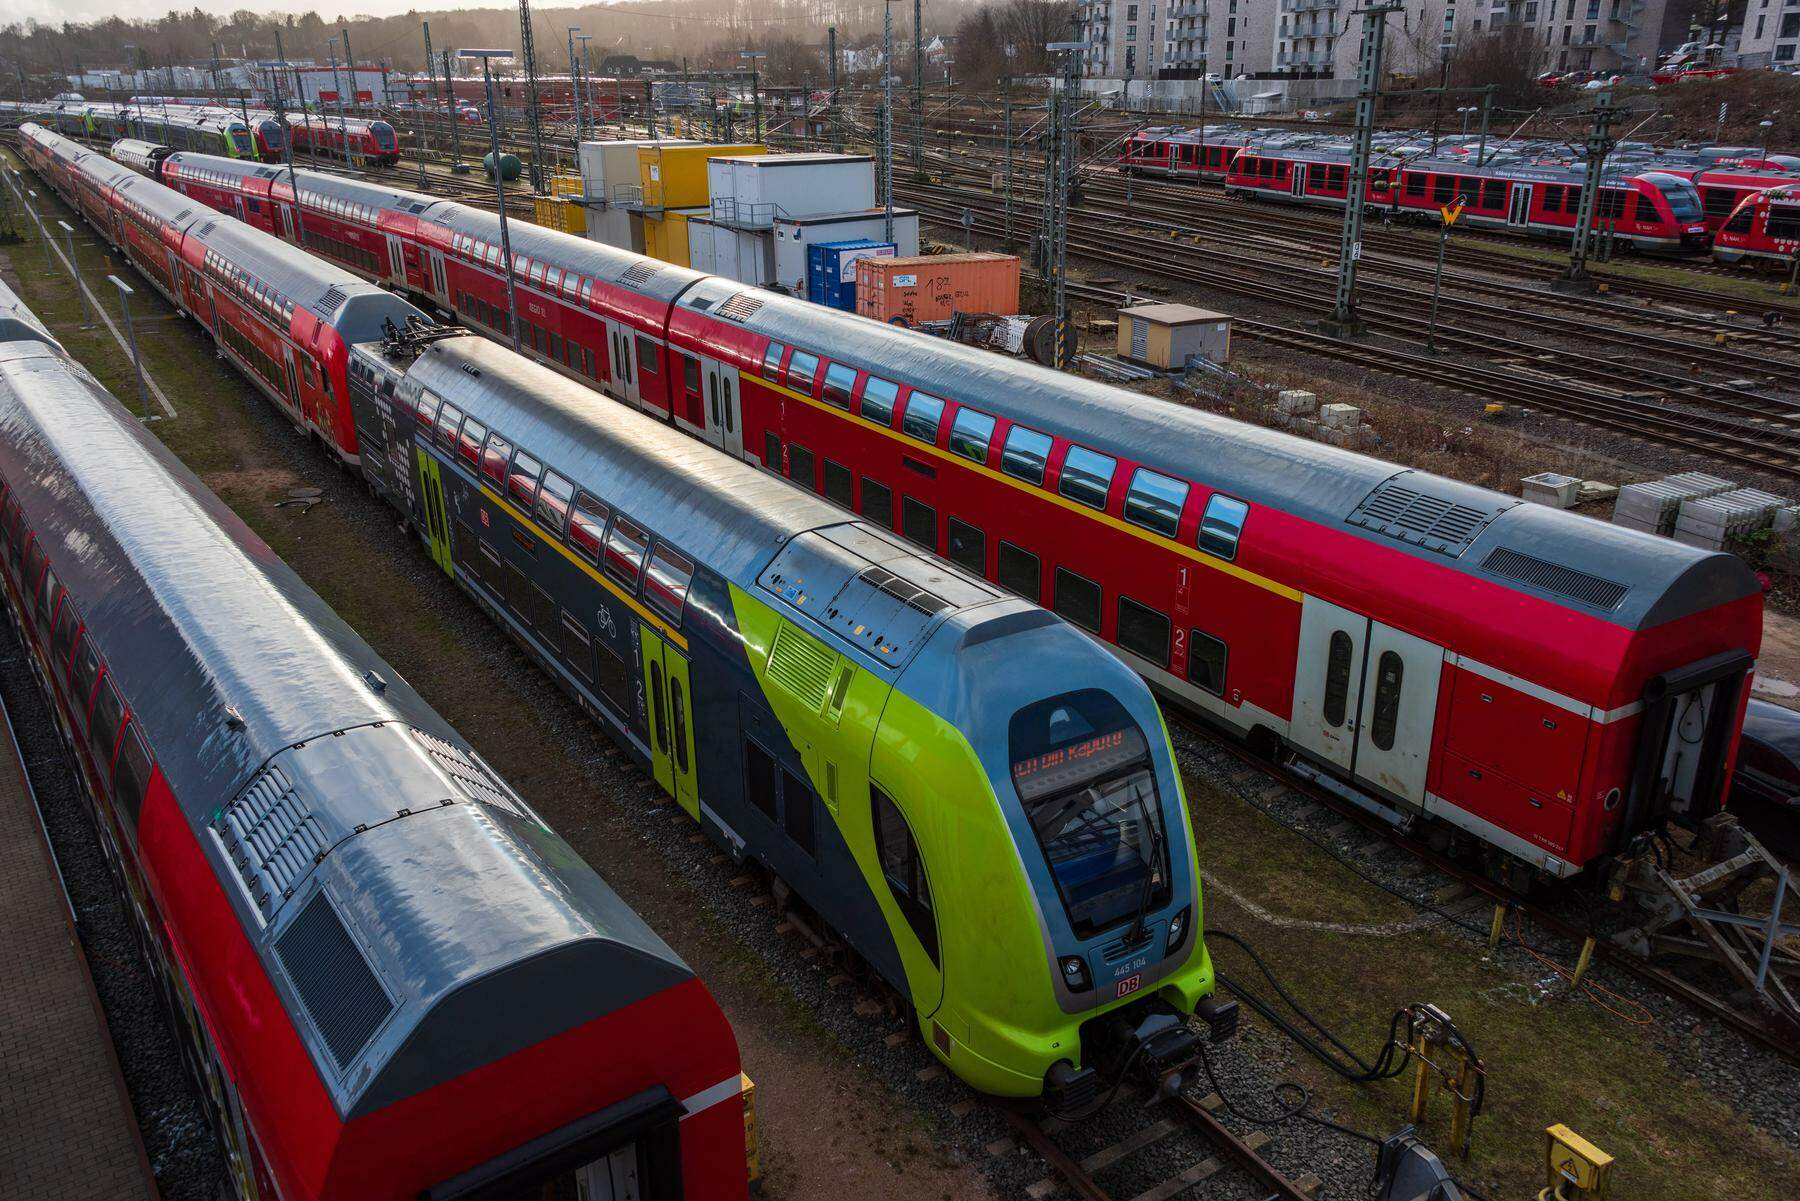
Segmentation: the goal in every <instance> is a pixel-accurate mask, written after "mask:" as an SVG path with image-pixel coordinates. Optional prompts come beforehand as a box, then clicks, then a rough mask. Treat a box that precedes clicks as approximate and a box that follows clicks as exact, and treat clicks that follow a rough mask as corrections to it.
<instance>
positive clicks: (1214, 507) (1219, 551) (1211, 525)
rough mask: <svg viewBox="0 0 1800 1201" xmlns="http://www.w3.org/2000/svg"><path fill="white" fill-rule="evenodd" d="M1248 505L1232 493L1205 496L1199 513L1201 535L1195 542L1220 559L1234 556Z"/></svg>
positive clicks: (1248, 511) (1233, 557)
mask: <svg viewBox="0 0 1800 1201" xmlns="http://www.w3.org/2000/svg"><path fill="white" fill-rule="evenodd" d="M1249 514H1250V506H1249V505H1247V504H1245V503H1244V502H1243V501H1241V500H1239V499H1238V498H1237V497H1235V496H1226V495H1225V494H1224V493H1223V492H1215V493H1213V495H1212V496H1210V497H1208V498H1207V501H1206V512H1205V513H1204V514H1202V515H1201V517H1200V536H1199V538H1198V539H1197V540H1196V543H1195V544H1196V545H1197V546H1199V548H1200V549H1201V550H1203V551H1205V552H1206V553H1207V554H1209V555H1217V556H1218V557H1219V558H1221V559H1235V558H1237V548H1238V539H1239V537H1241V536H1242V535H1243V532H1244V518H1245V517H1247V516H1249Z"/></svg>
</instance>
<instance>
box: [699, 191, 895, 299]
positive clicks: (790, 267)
mask: <svg viewBox="0 0 1800 1201" xmlns="http://www.w3.org/2000/svg"><path fill="white" fill-rule="evenodd" d="M715 215H716V214H715ZM886 225H887V221H886V216H885V214H884V213H883V211H882V210H881V209H878V208H864V209H859V210H857V211H856V212H850V213H831V214H827V215H824V216H818V217H802V218H799V219H797V220H784V221H777V222H776V223H775V228H774V231H773V233H774V235H775V236H774V264H773V271H774V275H773V280H772V282H773V286H775V287H777V288H779V289H781V290H782V291H783V292H786V293H788V294H790V295H793V296H805V295H806V270H807V262H806V251H807V247H809V246H813V245H816V244H817V243H820V242H850V241H855V240H856V239H859V238H867V239H869V240H871V241H888V240H889V239H888V238H887V235H886V232H885V231H886ZM892 241H893V242H894V244H895V249H894V250H893V252H892V253H893V254H895V255H897V256H899V257H901V258H910V257H912V256H913V255H916V254H918V253H919V214H918V213H917V212H915V211H913V210H912V209H895V210H894V236H893V239H892Z"/></svg>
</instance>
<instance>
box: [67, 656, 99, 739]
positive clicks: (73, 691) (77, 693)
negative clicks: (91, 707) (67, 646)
mask: <svg viewBox="0 0 1800 1201" xmlns="http://www.w3.org/2000/svg"><path fill="white" fill-rule="evenodd" d="M99 675H100V654H99V652H98V651H96V650H94V640H93V639H92V638H83V639H82V640H81V645H80V646H78V647H76V648H75V675H74V683H73V685H72V686H71V687H70V690H69V692H70V695H71V697H72V698H73V701H74V709H75V718H76V720H77V721H80V722H82V723H83V724H84V725H85V724H86V722H87V714H88V702H89V701H91V700H92V699H93V697H94V680H95V679H96V678H98V677H99Z"/></svg>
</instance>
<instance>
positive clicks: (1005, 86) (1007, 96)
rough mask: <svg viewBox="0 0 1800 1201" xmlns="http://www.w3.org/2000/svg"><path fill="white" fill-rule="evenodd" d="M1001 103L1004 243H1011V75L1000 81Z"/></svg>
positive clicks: (1009, 244)
mask: <svg viewBox="0 0 1800 1201" xmlns="http://www.w3.org/2000/svg"><path fill="white" fill-rule="evenodd" d="M1000 87H1001V89H1002V90H1001V104H1002V105H1003V106H1005V109H1006V244H1007V245H1008V246H1011V245H1012V236H1013V229H1012V218H1013V130H1012V76H1011V75H1007V76H1005V77H1003V78H1002V79H1001V81H1000Z"/></svg>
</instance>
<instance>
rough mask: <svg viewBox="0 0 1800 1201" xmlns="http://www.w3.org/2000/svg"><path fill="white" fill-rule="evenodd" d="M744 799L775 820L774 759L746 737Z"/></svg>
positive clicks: (771, 819) (765, 815)
mask: <svg viewBox="0 0 1800 1201" xmlns="http://www.w3.org/2000/svg"><path fill="white" fill-rule="evenodd" d="M744 799H745V800H747V801H749V802H750V803H751V804H752V805H754V806H756V809H757V811H758V812H759V813H761V814H762V815H763V816H764V817H766V818H768V819H769V820H770V821H774V820H775V759H774V757H773V756H772V755H770V754H769V752H767V751H765V750H763V749H762V747H760V746H758V745H757V744H756V743H754V742H751V741H750V740H748V739H746V740H745V741H744Z"/></svg>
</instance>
